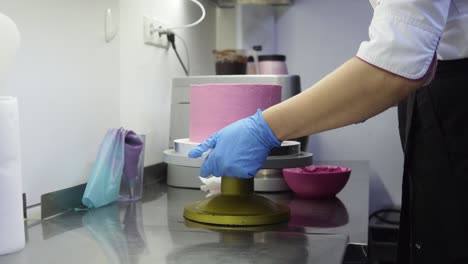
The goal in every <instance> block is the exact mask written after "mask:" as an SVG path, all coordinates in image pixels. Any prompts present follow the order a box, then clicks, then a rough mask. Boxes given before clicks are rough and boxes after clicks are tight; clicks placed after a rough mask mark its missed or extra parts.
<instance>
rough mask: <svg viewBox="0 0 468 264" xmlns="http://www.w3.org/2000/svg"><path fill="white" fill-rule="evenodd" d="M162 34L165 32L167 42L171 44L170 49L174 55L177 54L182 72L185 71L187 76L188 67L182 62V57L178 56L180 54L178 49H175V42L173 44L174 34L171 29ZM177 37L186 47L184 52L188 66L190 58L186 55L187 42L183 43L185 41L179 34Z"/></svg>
mask: <svg viewBox="0 0 468 264" xmlns="http://www.w3.org/2000/svg"><path fill="white" fill-rule="evenodd" d="M163 34H166V36H167V41H168V42H169V44H170V45H171V47H172V49H173V50H174V52H175V54H176V56H177V59H178V60H179V62H180V65H181V66H182V68H183V69H184V72H185V75H186V76H189V74H190V72H189V69H188V68H187V67H186V66H185V64H184V62H183V61H182V58H181V57H180V54H179V51H178V50H177V47H176V44H175V37H176V34H175V33H174V32H172V31H165V32H164V33H163ZM177 37H178V38H180V39H181V40H182V42H183V43H184V46H185V49H186V53H187V61H188V64H189V67H190V59H189V56H188V48H187V44H186V43H185V41H184V40H183V39H182V38H181V37H180V36H177Z"/></svg>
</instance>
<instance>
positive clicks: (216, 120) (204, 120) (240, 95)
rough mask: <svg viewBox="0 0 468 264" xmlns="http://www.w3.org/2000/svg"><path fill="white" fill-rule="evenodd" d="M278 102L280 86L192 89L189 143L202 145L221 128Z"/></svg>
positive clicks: (224, 86) (237, 85)
mask: <svg viewBox="0 0 468 264" xmlns="http://www.w3.org/2000/svg"><path fill="white" fill-rule="evenodd" d="M279 102H281V86H279V85H269V84H204V85H192V86H191V91H190V141H192V142H203V141H204V140H205V139H207V138H208V137H210V136H211V135H212V134H213V133H215V132H216V131H218V130H220V129H222V128H223V127H225V126H227V125H229V124H231V123H233V122H235V121H237V120H240V119H242V118H245V117H248V116H250V115H253V114H255V112H256V111H257V109H259V108H260V109H263V110H264V109H267V108H269V107H270V106H272V105H275V104H277V103H279Z"/></svg>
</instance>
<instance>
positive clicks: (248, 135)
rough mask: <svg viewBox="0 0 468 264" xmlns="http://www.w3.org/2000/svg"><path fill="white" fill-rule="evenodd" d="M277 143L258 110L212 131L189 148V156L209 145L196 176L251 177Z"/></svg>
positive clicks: (196, 154)
mask: <svg viewBox="0 0 468 264" xmlns="http://www.w3.org/2000/svg"><path fill="white" fill-rule="evenodd" d="M280 145H281V142H280V141H279V140H278V139H277V138H276V136H275V135H274V134H273V131H271V129H270V127H269V126H268V124H267V123H266V122H265V119H263V116H262V111H261V110H260V109H259V110H258V111H257V113H256V114H254V115H252V116H250V117H247V118H244V119H242V120H239V121H237V122H234V123H232V124H230V125H229V126H227V127H225V128H223V129H222V130H220V131H218V132H216V133H214V134H213V135H212V136H211V137H210V138H208V139H207V140H205V141H204V142H203V143H201V144H200V145H198V146H197V147H196V148H194V149H193V150H191V151H190V152H189V154H188V156H189V157H190V158H198V157H200V156H201V155H202V154H203V153H204V152H206V151H208V150H209V149H212V151H211V153H210V154H209V155H208V156H207V157H206V158H205V162H204V163H203V165H202V167H201V171H200V176H202V177H208V176H210V175H213V176H218V177H219V176H232V177H239V178H252V177H254V176H255V174H256V173H257V171H258V170H259V169H260V168H261V167H262V165H263V163H264V162H265V160H266V158H267V157H268V155H269V154H270V151H271V149H272V148H274V147H278V146H280Z"/></svg>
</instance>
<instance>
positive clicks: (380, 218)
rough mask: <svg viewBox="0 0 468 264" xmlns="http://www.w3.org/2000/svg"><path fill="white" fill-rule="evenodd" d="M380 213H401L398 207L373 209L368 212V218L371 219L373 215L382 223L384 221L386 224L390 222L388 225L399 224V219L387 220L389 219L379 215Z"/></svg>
mask: <svg viewBox="0 0 468 264" xmlns="http://www.w3.org/2000/svg"><path fill="white" fill-rule="evenodd" d="M382 213H396V214H399V213H401V211H400V210H398V209H381V210H378V211H375V212H373V213H372V214H370V216H369V220H371V219H372V218H374V217H375V218H377V219H379V221H381V222H382V223H386V224H390V225H399V224H400V221H393V220H389V219H386V218H384V217H383V216H381V214H382Z"/></svg>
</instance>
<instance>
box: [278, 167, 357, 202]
mask: <svg viewBox="0 0 468 264" xmlns="http://www.w3.org/2000/svg"><path fill="white" fill-rule="evenodd" d="M350 175H351V169H350V168H345V167H339V166H327V165H320V166H307V167H302V168H289V169H283V176H284V179H285V181H286V183H287V184H288V186H289V188H291V190H292V191H293V192H294V193H295V194H296V196H298V197H302V198H329V197H334V196H335V195H336V194H338V193H339V192H340V191H341V190H342V189H343V188H344V186H345V185H346V183H347V182H348V179H349V176H350Z"/></svg>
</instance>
